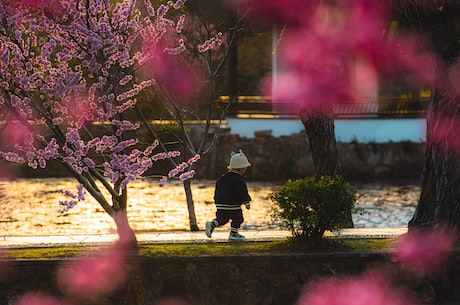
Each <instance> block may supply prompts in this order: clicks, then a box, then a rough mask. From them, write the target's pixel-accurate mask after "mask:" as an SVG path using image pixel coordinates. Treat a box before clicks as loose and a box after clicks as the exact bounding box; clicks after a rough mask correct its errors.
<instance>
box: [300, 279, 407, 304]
mask: <svg viewBox="0 0 460 305" xmlns="http://www.w3.org/2000/svg"><path fill="white" fill-rule="evenodd" d="M297 304H298V305H349V304H353V305H410V304H415V302H413V301H412V300H411V299H410V298H409V297H408V296H407V295H406V294H404V293H403V292H402V291H399V290H397V289H395V288H394V287H391V286H390V284H389V282H388V281H387V280H386V279H385V278H384V277H383V276H381V275H378V274H377V273H369V274H365V275H362V276H357V277H350V278H338V277H337V278H329V279H324V280H319V281H318V282H315V283H311V284H309V285H307V286H306V287H305V293H304V294H303V295H302V296H301V298H300V299H299V301H298V303H297Z"/></svg>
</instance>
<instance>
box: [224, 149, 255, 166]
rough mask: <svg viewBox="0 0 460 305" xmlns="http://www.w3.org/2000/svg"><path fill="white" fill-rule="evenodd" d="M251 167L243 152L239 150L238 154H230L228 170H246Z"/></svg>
mask: <svg viewBox="0 0 460 305" xmlns="http://www.w3.org/2000/svg"><path fill="white" fill-rule="evenodd" d="M249 166H251V163H249V161H248V158H246V156H245V155H244V153H243V151H242V150H241V149H240V152H239V153H234V152H232V156H231V158H230V164H229V165H228V166H227V168H228V169H240V168H246V167H249Z"/></svg>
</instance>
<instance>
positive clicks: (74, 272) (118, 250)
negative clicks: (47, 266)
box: [58, 244, 128, 299]
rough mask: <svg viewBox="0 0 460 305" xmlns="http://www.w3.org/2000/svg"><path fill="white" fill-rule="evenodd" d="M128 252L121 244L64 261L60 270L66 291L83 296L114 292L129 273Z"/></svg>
mask: <svg viewBox="0 0 460 305" xmlns="http://www.w3.org/2000/svg"><path fill="white" fill-rule="evenodd" d="M126 254H127V251H126V247H123V246H122V245H121V244H120V245H116V246H112V247H110V248H108V249H105V250H103V251H102V252H101V253H98V254H93V255H83V256H81V257H79V258H77V259H76V260H75V261H71V262H69V263H66V264H64V265H63V266H62V267H61V269H60V272H59V273H58V280H59V283H60V285H61V288H62V290H63V292H64V293H66V294H68V295H71V296H74V297H77V298H80V299H91V298H94V297H98V296H101V295H104V294H107V293H110V292H113V291H114V290H116V289H117V288H118V287H119V286H120V285H121V284H122V283H123V282H124V281H125V280H126V278H127V276H128V269H127V266H126V261H125V258H126Z"/></svg>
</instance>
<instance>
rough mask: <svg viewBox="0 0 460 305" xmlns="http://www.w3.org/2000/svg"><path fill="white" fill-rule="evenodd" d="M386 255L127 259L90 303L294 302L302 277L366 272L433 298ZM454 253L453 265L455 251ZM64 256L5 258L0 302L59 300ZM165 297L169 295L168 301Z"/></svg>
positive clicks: (424, 283)
mask: <svg viewBox="0 0 460 305" xmlns="http://www.w3.org/2000/svg"><path fill="white" fill-rule="evenodd" d="M390 257H391V256H389V253H372V252H349V253H318V254H295V253H293V254H282V255H244V256H238V255H234V256H199V257H157V258H143V259H140V260H133V261H132V265H131V266H129V270H131V276H130V278H129V280H128V282H127V283H126V284H125V285H123V287H121V288H120V289H119V290H118V291H117V292H116V293H113V294H111V295H107V296H104V298H103V299H101V300H93V301H94V302H93V303H92V304H112V305H123V304H136V305H149V304H181V305H195V304H196V305H198V304H199V305H215V304H220V305H232V304H239V305H290V304H292V305H294V304H296V302H297V301H298V299H299V297H300V296H301V293H302V291H303V289H304V288H305V285H306V284H308V283H318V281H320V280H323V279H324V278H327V277H332V276H333V277H343V276H359V275H363V274H365V273H366V272H368V271H369V272H374V273H375V272H377V273H376V274H381V275H384V274H385V275H386V276H390V275H391V277H392V278H391V282H392V283H393V284H396V286H395V287H396V288H397V289H401V290H404V291H405V292H406V293H409V294H410V295H411V296H412V297H414V298H415V299H416V300H418V302H417V303H418V304H435V303H436V302H435V300H434V298H435V295H434V294H435V291H436V285H435V284H436V283H435V281H434V280H435V279H433V278H431V279H428V278H426V277H423V276H417V277H415V276H410V275H408V274H407V273H405V271H404V270H403V269H401V268H400V267H399V266H398V265H397V264H395V262H393V261H392V260H391V258H390ZM453 257H455V258H456V259H455V262H456V266H457V267H458V266H459V256H458V253H456V254H455V255H454V256H453ZM0 263H2V264H4V263H5V262H0ZM64 263H65V260H23V261H13V262H10V265H9V268H8V274H5V272H3V273H2V277H1V278H0V305H7V304H12V303H13V301H14V299H15V298H16V297H18V296H19V295H22V294H24V293H26V292H41V293H46V294H51V295H54V296H57V297H61V298H62V300H63V301H64V298H63V296H62V295H61V293H62V292H61V291H60V290H59V287H58V286H59V285H58V282H57V276H58V274H59V273H60V270H61V269H62V268H63V266H65V265H64ZM127 267H128V266H127ZM457 270H458V269H457ZM382 279H383V278H382ZM388 280H390V279H388ZM363 285H364V282H363ZM167 299H168V300H170V301H171V300H173V299H174V300H175V302H170V303H167V302H165V300H167ZM379 300H381V299H379ZM161 301H163V302H164V303H162V302H161ZM349 301H350V303H353V302H352V300H349ZM63 303H64V302H63ZM456 304H457V303H456Z"/></svg>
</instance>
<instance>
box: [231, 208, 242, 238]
mask: <svg viewBox="0 0 460 305" xmlns="http://www.w3.org/2000/svg"><path fill="white" fill-rule="evenodd" d="M231 220H232V222H231V224H230V227H231V232H232V233H238V229H239V228H240V227H241V224H242V223H243V221H244V218H243V211H242V210H241V209H239V210H234V211H231Z"/></svg>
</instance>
